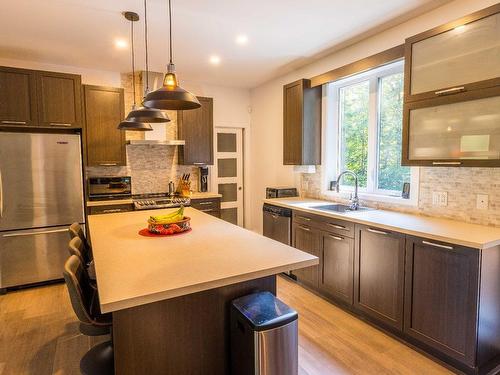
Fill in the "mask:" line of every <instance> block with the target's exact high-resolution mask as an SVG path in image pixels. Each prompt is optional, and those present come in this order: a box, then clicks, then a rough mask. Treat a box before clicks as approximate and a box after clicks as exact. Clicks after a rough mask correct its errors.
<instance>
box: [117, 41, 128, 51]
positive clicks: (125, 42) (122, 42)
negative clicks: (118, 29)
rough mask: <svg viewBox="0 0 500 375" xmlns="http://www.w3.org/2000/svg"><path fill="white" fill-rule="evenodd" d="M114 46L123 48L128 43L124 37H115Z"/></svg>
mask: <svg viewBox="0 0 500 375" xmlns="http://www.w3.org/2000/svg"><path fill="white" fill-rule="evenodd" d="M115 47H116V48H118V49H125V48H127V47H128V43H127V41H126V40H125V39H116V40H115Z"/></svg>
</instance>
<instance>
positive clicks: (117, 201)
mask: <svg viewBox="0 0 500 375" xmlns="http://www.w3.org/2000/svg"><path fill="white" fill-rule="evenodd" d="M132 203H134V201H133V200H132V199H113V200H107V201H106V200H103V201H87V202H86V204H87V207H99V206H114V205H118V204H132Z"/></svg>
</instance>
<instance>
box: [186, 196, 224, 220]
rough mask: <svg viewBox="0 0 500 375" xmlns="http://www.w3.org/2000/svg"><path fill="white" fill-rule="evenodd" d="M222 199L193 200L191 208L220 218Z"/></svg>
mask: <svg viewBox="0 0 500 375" xmlns="http://www.w3.org/2000/svg"><path fill="white" fill-rule="evenodd" d="M220 200H221V199H220V198H201V199H191V207H193V208H196V209H197V210H200V211H202V212H205V213H207V214H209V215H212V216H215V217H218V218H220V203H221V202H220Z"/></svg>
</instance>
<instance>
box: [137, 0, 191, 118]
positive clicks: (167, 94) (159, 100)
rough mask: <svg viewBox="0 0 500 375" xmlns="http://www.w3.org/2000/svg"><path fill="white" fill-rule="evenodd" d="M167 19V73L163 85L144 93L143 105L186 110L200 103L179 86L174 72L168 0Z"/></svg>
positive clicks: (170, 5) (170, 11)
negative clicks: (168, 55)
mask: <svg viewBox="0 0 500 375" xmlns="http://www.w3.org/2000/svg"><path fill="white" fill-rule="evenodd" d="M168 20H169V26H170V28H169V41H170V44H169V51H170V62H169V64H168V67H167V74H165V78H164V79H163V86H162V87H161V88H159V89H158V90H155V91H153V92H150V93H148V94H147V95H146V98H145V100H144V105H145V106H146V107H148V108H157V109H171V110H187V109H196V108H200V107H201V104H200V102H199V101H198V99H197V98H196V96H195V95H194V94H192V93H190V92H189V91H186V90H184V89H183V88H182V87H180V86H179V81H178V80H177V76H176V74H175V65H174V63H173V59H172V4H171V0H168Z"/></svg>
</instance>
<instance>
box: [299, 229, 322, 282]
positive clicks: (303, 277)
mask: <svg viewBox="0 0 500 375" xmlns="http://www.w3.org/2000/svg"><path fill="white" fill-rule="evenodd" d="M292 244H293V246H294V247H295V248H297V249H299V250H302V251H305V252H306V253H309V254H312V255H315V256H317V257H320V251H319V247H320V232H319V230H317V229H316V228H314V227H312V226H307V225H303V224H298V223H293V224H292ZM319 270H320V266H319V265H318V266H312V267H306V268H301V269H297V270H294V271H293V274H294V275H295V276H296V277H297V280H299V281H300V282H301V283H304V284H306V285H308V286H310V287H312V288H314V289H317V288H318V286H319V285H318V283H319V273H320V272H319Z"/></svg>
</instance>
